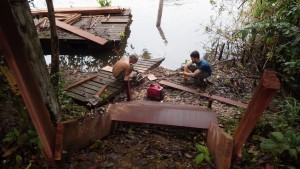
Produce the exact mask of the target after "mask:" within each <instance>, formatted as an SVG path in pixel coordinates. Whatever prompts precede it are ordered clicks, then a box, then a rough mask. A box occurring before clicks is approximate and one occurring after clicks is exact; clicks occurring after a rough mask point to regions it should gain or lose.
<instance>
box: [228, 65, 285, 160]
mask: <svg viewBox="0 0 300 169" xmlns="http://www.w3.org/2000/svg"><path fill="white" fill-rule="evenodd" d="M279 88H280V82H279V79H278V78H277V76H276V74H275V72H272V71H264V73H263V75H262V78H261V81H260V83H259V85H258V87H257V88H256V91H255V93H254V95H253V97H252V100H251V101H250V103H249V105H248V108H247V109H246V112H245V114H244V116H243V117H242V119H241V120H240V122H239V125H238V126H237V129H236V131H235V132H234V135H233V138H234V144H233V154H232V155H233V160H234V159H236V157H237V156H238V155H239V154H240V152H241V149H242V146H243V144H244V143H245V142H246V140H247V138H248V136H249V135H250V133H251V132H252V130H253V129H254V127H255V125H256V123H257V121H258V120H259V118H260V116H261V115H262V113H263V112H264V110H265V109H266V108H267V107H268V105H269V104H270V102H271V101H272V99H273V97H274V96H275V94H276V92H277V91H278V90H279Z"/></svg>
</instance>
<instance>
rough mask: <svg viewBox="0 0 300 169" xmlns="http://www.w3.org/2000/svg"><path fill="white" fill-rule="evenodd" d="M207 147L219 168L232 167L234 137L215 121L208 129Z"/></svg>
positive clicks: (226, 168) (227, 168)
mask: <svg viewBox="0 0 300 169" xmlns="http://www.w3.org/2000/svg"><path fill="white" fill-rule="evenodd" d="M207 147H208V150H209V152H210V154H211V155H212V156H213V158H214V159H215V164H216V168H217V169H229V168H230V165H231V157H232V149H233V138H232V137H231V136H230V135H229V134H227V133H225V132H224V129H221V128H220V127H219V126H218V125H217V124H215V123H211V124H210V127H209V129H208V133H207Z"/></svg>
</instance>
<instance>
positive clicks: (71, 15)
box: [32, 7, 131, 49]
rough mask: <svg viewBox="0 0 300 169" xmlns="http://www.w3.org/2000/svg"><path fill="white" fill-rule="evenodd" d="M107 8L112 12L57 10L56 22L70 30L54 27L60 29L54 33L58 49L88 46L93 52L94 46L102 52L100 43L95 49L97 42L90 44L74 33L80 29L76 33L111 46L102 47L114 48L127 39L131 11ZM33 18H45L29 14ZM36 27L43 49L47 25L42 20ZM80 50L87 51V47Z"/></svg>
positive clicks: (33, 12) (47, 41) (45, 42)
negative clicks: (103, 40) (105, 41)
mask: <svg viewBox="0 0 300 169" xmlns="http://www.w3.org/2000/svg"><path fill="white" fill-rule="evenodd" d="M110 8H111V9H107V10H102V8H99V9H98V10H97V9H93V10H88V8H87V9H86V8H85V9H81V10H79V9H78V10H75V9H72V8H70V9H61V10H57V11H56V13H55V18H56V20H57V22H64V23H66V24H68V25H70V26H71V27H70V28H69V30H66V29H64V28H62V27H61V26H59V23H57V26H58V27H60V28H59V29H57V36H58V39H59V41H60V47H61V48H71V49H76V48H77V47H78V44H87V45H88V47H89V46H93V47H94V48H95V46H98V47H100V48H101V45H103V44H101V43H100V45H97V42H96V43H90V42H92V41H91V40H90V39H88V38H86V37H85V36H81V35H80V34H76V33H74V31H73V30H74V29H79V31H84V32H85V33H86V34H87V33H88V34H90V35H94V36H96V37H98V38H103V39H105V40H107V41H108V42H110V43H106V44H105V46H110V45H111V46H113V45H116V44H118V43H120V42H121V41H122V40H124V39H126V38H128V36H126V32H128V31H127V30H128V27H129V25H130V23H131V10H130V9H125V8H121V7H110ZM97 12H98V13H97ZM32 14H33V15H40V16H47V15H46V13H45V11H43V10H39V11H32ZM36 27H37V31H38V37H39V39H40V40H41V43H42V46H43V48H44V46H47V45H46V44H48V45H49V44H50V40H51V36H50V35H51V34H50V29H49V21H48V20H47V19H45V18H43V17H41V18H40V19H39V20H36ZM61 28H62V29H61ZM73 28H74V29H73ZM75 31H76V30H75ZM77 32H78V30H77ZM94 42H95V41H94ZM75 46H76V47H75ZM81 47H82V46H81ZM83 47H85V48H86V46H83ZM96 48H97V47H96Z"/></svg>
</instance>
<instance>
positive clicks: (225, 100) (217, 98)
mask: <svg viewBox="0 0 300 169" xmlns="http://www.w3.org/2000/svg"><path fill="white" fill-rule="evenodd" d="M159 83H160V84H162V85H166V86H169V87H173V88H175V89H179V90H183V91H187V92H190V93H194V94H197V95H200V96H203V97H206V98H208V99H210V98H211V99H213V100H217V101H219V102H221V103H226V104H230V105H234V106H238V107H242V108H247V106H248V105H247V104H245V103H242V102H239V101H235V100H231V99H227V98H224V97H220V96H215V95H209V94H208V93H199V92H198V91H197V90H195V89H191V88H187V87H184V86H180V85H177V84H174V83H171V82H167V81H164V80H162V81H160V82H159Z"/></svg>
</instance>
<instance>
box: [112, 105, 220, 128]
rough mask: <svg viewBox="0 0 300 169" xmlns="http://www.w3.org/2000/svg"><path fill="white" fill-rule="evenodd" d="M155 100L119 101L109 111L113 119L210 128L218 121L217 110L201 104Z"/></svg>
mask: <svg viewBox="0 0 300 169" xmlns="http://www.w3.org/2000/svg"><path fill="white" fill-rule="evenodd" d="M164 104H165V103H157V104H155V105H154V103H153V102H150V104H147V102H133V103H130V102H128V103H126V102H123V103H117V104H111V105H109V107H108V109H107V111H108V113H110V116H111V120H112V121H118V122H131V123H143V124H154V125H164V126H177V127H187V128H197V129H208V128H209V125H210V122H214V123H217V114H216V112H214V111H212V110H209V109H205V108H203V107H200V106H192V105H188V106H185V105H178V104H171V103H167V104H166V105H164Z"/></svg>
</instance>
